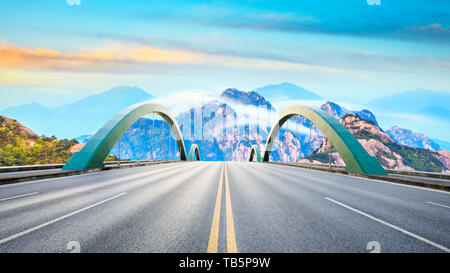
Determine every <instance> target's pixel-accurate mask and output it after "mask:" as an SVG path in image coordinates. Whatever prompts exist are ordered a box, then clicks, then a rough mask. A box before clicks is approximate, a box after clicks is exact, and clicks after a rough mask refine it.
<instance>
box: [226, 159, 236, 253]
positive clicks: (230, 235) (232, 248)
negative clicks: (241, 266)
mask: <svg viewBox="0 0 450 273" xmlns="http://www.w3.org/2000/svg"><path fill="white" fill-rule="evenodd" d="M225 202H226V203H225V206H226V221H227V251H228V253H237V252H238V250H237V245H236V233H235V232H234V220H233V210H232V209H231V196H230V185H229V184H228V173H227V165H226V164H225Z"/></svg>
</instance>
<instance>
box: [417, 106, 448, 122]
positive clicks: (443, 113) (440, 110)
mask: <svg viewBox="0 0 450 273" xmlns="http://www.w3.org/2000/svg"><path fill="white" fill-rule="evenodd" d="M449 105H450V104H449ZM449 107H450V106H449ZM418 113H419V114H423V115H427V116H429V117H434V118H439V119H445V120H447V121H450V108H446V107H442V106H438V105H431V106H428V107H425V108H423V109H421V110H420V111H418Z"/></svg>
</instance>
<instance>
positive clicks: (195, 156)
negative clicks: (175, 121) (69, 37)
mask: <svg viewBox="0 0 450 273" xmlns="http://www.w3.org/2000/svg"><path fill="white" fill-rule="evenodd" d="M187 160H200V151H199V150H198V146H197V144H192V145H191V148H190V149H189V154H188V157H187Z"/></svg>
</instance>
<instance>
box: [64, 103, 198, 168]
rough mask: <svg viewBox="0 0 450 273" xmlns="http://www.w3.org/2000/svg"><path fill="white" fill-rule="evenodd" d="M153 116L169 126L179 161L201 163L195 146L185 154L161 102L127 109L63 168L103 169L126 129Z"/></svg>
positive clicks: (172, 123)
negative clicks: (149, 115) (142, 118)
mask: <svg viewBox="0 0 450 273" xmlns="http://www.w3.org/2000/svg"><path fill="white" fill-rule="evenodd" d="M151 113H155V114H157V115H159V116H160V117H162V118H163V119H164V120H165V121H166V122H167V123H168V124H169V127H170V129H171V131H172V133H173V136H174V138H175V140H176V143H177V146H178V150H179V152H180V160H183V161H184V160H195V159H196V160H200V155H199V154H200V153H199V150H198V147H197V145H195V144H193V145H192V146H191V148H190V152H189V156H187V155H186V148H185V146H184V141H183V137H182V135H181V131H180V127H179V126H178V124H177V122H176V120H175V118H174V117H173V116H172V114H171V113H170V111H169V109H167V108H166V107H165V106H163V105H161V104H158V103H152V102H142V103H137V104H134V105H131V106H129V107H127V108H125V109H124V110H122V111H120V112H119V113H117V114H116V115H115V116H113V117H112V118H111V119H110V120H109V121H107V122H106V123H105V124H104V125H103V126H102V127H101V128H100V129H99V130H98V131H97V132H96V133H95V135H94V136H92V137H91V138H90V139H89V141H88V142H87V143H86V145H85V146H84V147H83V149H81V151H79V152H76V153H74V154H73V155H72V157H71V158H70V159H69V161H67V163H66V164H65V165H64V167H63V168H62V169H63V170H88V169H95V168H103V167H104V163H103V161H104V160H105V158H106V157H107V156H108V154H109V152H110V151H111V149H112V148H113V147H114V145H115V144H116V143H117V141H118V140H119V139H120V137H121V136H122V135H123V134H124V133H125V132H126V130H128V128H130V127H131V125H133V124H134V123H135V122H136V121H137V120H138V119H139V118H141V117H143V116H145V115H148V114H151ZM191 153H192V155H191Z"/></svg>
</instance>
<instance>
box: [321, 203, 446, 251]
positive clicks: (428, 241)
mask: <svg viewBox="0 0 450 273" xmlns="http://www.w3.org/2000/svg"><path fill="white" fill-rule="evenodd" d="M325 199H327V200H328V201H331V202H333V203H335V204H338V205H340V206H342V207H344V208H347V209H349V210H351V211H354V212H356V213H359V214H361V215H363V216H366V217H367V218H370V219H372V220H374V221H377V222H379V223H381V224H383V225H386V226H388V227H390V228H393V229H395V230H398V231H400V232H402V233H404V234H406V235H408V236H411V237H413V238H415V239H417V240H420V241H422V242H424V243H426V244H429V245H432V246H434V247H436V248H439V249H440V250H442V251H445V252H448V253H450V249H448V248H446V247H445V246H442V245H440V244H437V243H435V242H433V241H430V240H428V239H425V238H423V237H421V236H419V235H416V234H414V233H411V232H409V231H407V230H404V229H402V228H400V227H397V226H395V225H393V224H390V223H388V222H385V221H383V220H381V219H378V218H376V217H374V216H371V215H369V214H367V213H365V212H362V211H360V210H357V209H355V208H352V207H350V206H347V205H345V204H343V203H341V202H339V201H336V200H334V199H331V198H329V197H325Z"/></svg>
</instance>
